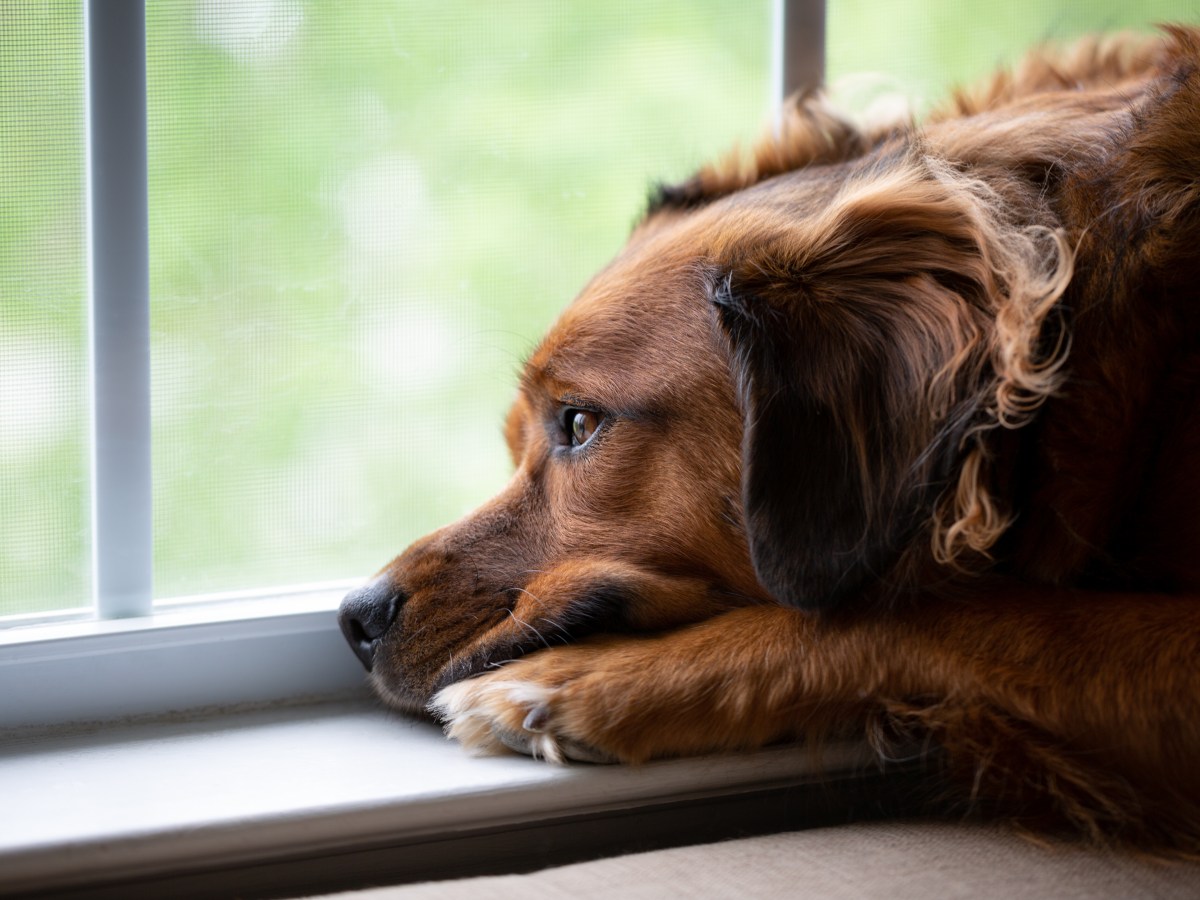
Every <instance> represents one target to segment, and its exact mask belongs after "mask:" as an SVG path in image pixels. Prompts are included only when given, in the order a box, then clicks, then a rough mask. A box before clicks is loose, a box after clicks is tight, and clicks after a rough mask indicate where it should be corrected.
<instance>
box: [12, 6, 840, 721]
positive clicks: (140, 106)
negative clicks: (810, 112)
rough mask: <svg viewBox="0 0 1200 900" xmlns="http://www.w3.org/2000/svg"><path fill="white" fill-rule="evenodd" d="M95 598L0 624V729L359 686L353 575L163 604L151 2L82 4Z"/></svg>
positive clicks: (809, 56)
mask: <svg viewBox="0 0 1200 900" xmlns="http://www.w3.org/2000/svg"><path fill="white" fill-rule="evenodd" d="M84 17H85V29H86V37H85V48H86V50H85V54H86V62H85V66H86V73H87V78H86V85H87V88H86V92H87V98H86V101H85V104H86V110H87V113H86V114H87V134H88V138H87V147H88V149H87V170H88V178H87V183H88V268H89V293H90V304H89V307H90V313H89V315H90V324H91V328H90V334H91V362H92V370H93V371H92V384H93V422H92V426H93V428H92V438H93V468H92V474H93V479H92V480H93V496H92V507H93V527H92V543H93V586H94V587H93V591H94V607H93V609H92V610H85V611H80V610H67V611H64V612H62V613H56V614H49V615H38V616H25V617H13V618H11V619H8V620H0V728H6V727H13V726H17V727H23V726H46V725H55V724H64V723H71V722H80V721H98V720H108V719H115V718H124V717H130V716H153V715H157V714H161V713H165V712H168V711H173V710H181V709H189V708H196V707H216V706H221V707H227V706H236V705H241V704H254V703H262V702H272V701H278V700H283V699H287V698H294V697H299V696H330V695H338V694H342V693H353V692H362V691H364V690H365V688H364V687H363V685H364V678H363V674H362V670H361V667H360V666H359V664H358V662H357V660H356V659H355V658H354V656H353V654H351V653H350V652H349V651H348V650H347V649H346V647H345V644H344V641H343V639H342V636H341V634H340V632H339V630H338V626H337V622H336V616H335V614H334V613H335V611H336V609H337V606H338V603H339V602H340V599H341V597H342V596H343V594H344V593H345V591H346V590H347V589H349V588H350V587H352V586H353V584H354V583H353V582H329V583H322V584H316V585H300V586H294V587H281V588H275V589H270V590H264V591H247V592H237V593H230V594H227V595H222V596H220V597H216V596H207V597H203V598H180V599H178V600H172V601H168V602H166V603H164V602H162V601H160V602H159V603H157V604H155V603H154V602H153V599H152V598H153V591H152V578H153V570H152V540H153V532H152V528H151V493H150V491H151V469H150V353H149V341H150V320H149V314H150V300H149V246H148V243H149V226H148V220H149V214H148V189H147V177H146V173H147V153H146V40H145V0H85V4H84ZM773 27H774V58H773V61H772V63H773V65H772V82H773V84H774V86H775V88H774V91H773V100H775V101H776V103H775V105H776V107H778V105H779V104H778V101H780V100H781V99H782V97H783V96H784V95H786V94H790V93H791V92H793V91H795V90H797V89H798V88H801V87H804V86H812V85H816V84H819V83H820V82H821V80H822V77H823V74H824V40H825V33H824V32H825V3H824V0H774V11H773Z"/></svg>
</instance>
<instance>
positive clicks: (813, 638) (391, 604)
mask: <svg viewBox="0 0 1200 900" xmlns="http://www.w3.org/2000/svg"><path fill="white" fill-rule="evenodd" d="M1198 68H1200V33H1198V32H1195V31H1188V30H1182V29H1177V30H1172V31H1171V32H1170V34H1169V36H1168V37H1167V38H1165V39H1163V40H1154V41H1150V40H1147V39H1134V38H1120V39H1115V40H1112V41H1109V42H1096V41H1092V42H1083V43H1081V44H1079V45H1077V46H1076V47H1075V48H1073V49H1072V50H1071V51H1069V52H1065V53H1062V54H1058V55H1053V56H1052V55H1050V54H1047V53H1042V54H1039V55H1035V56H1033V57H1031V58H1030V59H1029V60H1027V61H1026V63H1025V64H1024V65H1023V66H1022V67H1021V68H1019V69H1017V70H1016V72H1015V73H1013V74H1012V75H1001V76H998V77H997V78H995V79H994V80H993V81H991V82H989V83H988V84H987V85H985V86H983V87H982V88H981V89H979V90H978V91H976V92H974V93H968V94H960V95H959V96H958V97H956V98H955V100H954V101H953V103H952V105H951V106H950V107H948V108H947V109H945V110H943V111H941V112H939V113H936V114H934V115H933V116H931V117H930V120H929V121H928V122H927V123H926V124H925V125H923V126H922V127H920V128H916V127H912V126H908V125H897V126H893V127H888V128H880V129H877V130H875V131H873V132H867V133H864V132H862V131H860V130H856V129H855V128H853V127H851V126H849V125H847V124H846V123H845V122H843V121H842V120H841V119H839V118H837V117H835V116H833V115H832V114H831V113H829V112H828V111H827V110H826V109H825V107H824V106H823V105H822V104H821V103H820V101H819V100H816V99H806V100H800V101H798V102H797V104H796V106H795V109H794V113H793V115H792V117H791V118H790V119H789V120H788V121H787V122H785V125H784V127H783V128H782V129H781V133H780V134H779V136H778V137H776V138H775V139H773V140H771V141H768V142H766V143H765V144H763V145H762V146H760V147H759V148H757V152H756V153H755V155H754V157H753V158H751V159H734V160H729V161H726V162H725V163H724V164H722V165H719V166H716V167H712V168H709V169H705V170H703V171H702V172H700V173H699V174H698V175H697V176H695V177H694V178H693V179H691V180H690V181H689V182H687V183H685V184H683V185H680V186H678V187H674V188H668V189H663V190H661V191H660V192H659V193H658V195H657V197H656V200H655V202H654V203H653V205H652V209H651V211H650V213H649V214H648V215H647V217H646V219H645V220H644V221H643V223H642V224H641V225H640V226H639V227H638V228H637V230H636V231H635V233H634V235H633V236H632V238H631V240H630V242H629V244H628V246H627V247H626V248H625V250H624V251H623V252H622V253H621V254H620V255H619V256H618V257H617V259H616V260H614V262H613V263H612V264H611V265H610V266H609V267H608V268H607V269H605V270H604V271H603V272H601V273H600V274H599V275H598V276H597V277H596V279H594V280H593V282H592V283H591V284H589V285H588V286H587V288H586V289H585V290H584V291H583V293H582V295H581V296H580V297H579V299H578V300H576V302H575V303H574V304H573V305H572V306H570V307H569V308H568V309H567V311H566V312H565V313H564V315H563V316H562V318H561V319H560V321H559V322H558V323H557V324H556V325H555V326H554V328H553V329H552V330H551V332H550V334H549V335H548V336H547V337H546V339H545V340H544V341H543V342H542V344H541V345H540V346H539V348H538V349H537V350H536V352H535V353H534V354H533V356H532V357H531V359H530V360H529V362H528V364H527V367H526V370H525V373H524V376H523V379H522V388H521V392H520V395H519V397H518V399H517V401H516V404H515V405H514V407H513V410H512V412H511V414H510V416H509V420H508V425H507V430H506V435H507V438H508V442H509V445H510V448H511V450H512V454H513V458H514V461H515V463H516V473H515V474H514V476H513V479H512V481H511V482H510V483H509V485H508V486H507V487H506V488H505V489H504V491H502V492H501V494H500V495H499V496H497V497H496V498H495V499H493V500H492V501H491V502H489V503H488V504H486V505H485V506H484V507H482V508H481V509H480V510H478V511H476V512H475V513H473V514H471V515H470V516H468V517H466V518H465V519H463V520H461V521H460V522H458V523H455V524H454V525H451V526H449V527H447V528H444V529H442V530H440V531H438V532H435V533H434V534H432V535H430V536H428V537H427V538H425V539H423V540H421V541H419V542H417V543H416V544H414V545H413V546H412V547H410V548H409V549H408V550H407V551H405V553H404V554H403V555H401V556H400V557H399V558H397V559H396V560H395V561H394V562H393V563H391V564H390V565H389V566H388V567H387V568H386V569H385V570H384V571H383V572H382V573H381V574H380V576H378V578H377V579H376V580H375V581H374V582H372V584H371V585H369V586H368V587H366V588H364V589H362V590H360V591H358V592H356V593H355V594H353V595H351V596H350V597H349V598H347V600H346V602H345V604H344V605H343V612H342V621H343V627H344V629H345V630H346V633H347V636H348V637H349V639H350V640H351V643H352V645H354V646H355V648H356V650H357V652H358V653H359V655H360V657H361V658H362V659H363V662H364V664H365V665H366V666H367V667H368V668H369V669H370V670H371V671H372V676H371V677H372V682H373V684H374V685H375V686H376V688H377V689H378V691H379V692H380V694H381V695H382V696H383V697H384V698H385V699H386V700H387V701H389V702H390V703H392V704H393V705H395V706H397V707H399V708H402V709H409V710H419V709H422V708H424V707H426V705H427V704H429V703H430V702H431V701H433V708H434V709H435V710H436V711H437V712H438V714H439V715H441V716H442V717H444V718H445V720H446V721H447V722H448V723H449V730H450V733H451V735H453V736H455V737H458V738H460V739H462V740H463V741H464V742H465V743H468V744H471V745H476V746H482V747H487V746H497V745H501V744H503V745H507V746H510V747H514V748H516V749H520V750H524V751H526V752H532V753H534V754H535V755H539V756H545V757H548V758H551V759H561V758H562V757H563V756H570V757H575V758H580V759H606V760H610V759H612V760H621V761H639V760H645V759H649V758H651V757H660V756H671V755H682V754H691V753H700V752H705V751H712V750H722V749H731V748H744V747H756V746H761V745H764V744H766V743H768V742H773V741H779V740H783V739H789V738H795V737H803V736H809V737H812V736H813V735H816V734H827V733H829V732H830V731H831V730H832V731H839V732H844V731H847V730H850V731H857V732H859V733H860V734H861V733H863V732H864V730H866V732H867V733H868V734H869V735H871V736H872V737H873V738H874V739H876V740H879V741H884V742H886V741H887V740H889V736H896V735H902V736H909V737H911V736H919V737H925V738H931V739H932V740H933V741H934V742H936V743H937V744H939V745H940V746H941V747H942V748H944V750H945V758H946V759H947V760H948V764H949V765H950V766H951V768H952V770H953V771H954V772H955V773H957V777H958V778H959V779H960V780H961V783H962V784H964V785H965V786H966V788H967V789H968V792H969V793H970V794H971V796H976V797H979V798H981V799H982V800H985V801H988V803H989V804H990V805H992V804H994V805H996V806H998V807H999V808H1000V809H1002V810H1004V811H1005V812H1007V813H1008V814H1010V815H1013V816H1016V817H1022V818H1026V819H1027V820H1030V821H1032V820H1033V819H1034V817H1042V816H1050V817H1052V818H1053V820H1057V821H1062V820H1064V819H1065V820H1066V821H1068V822H1070V823H1072V824H1074V825H1075V826H1077V827H1079V828H1082V829H1084V830H1086V831H1089V832H1090V833H1091V834H1093V835H1094V836H1096V837H1097V838H1114V839H1123V840H1129V841H1134V842H1143V843H1152V844H1154V845H1156V846H1160V847H1171V848H1175V849H1181V850H1184V851H1193V852H1195V851H1200V666H1198V663H1200V513H1198V510H1200V183H1198V178H1200V71H1198ZM499 664H504V665H502V666H501V665H499Z"/></svg>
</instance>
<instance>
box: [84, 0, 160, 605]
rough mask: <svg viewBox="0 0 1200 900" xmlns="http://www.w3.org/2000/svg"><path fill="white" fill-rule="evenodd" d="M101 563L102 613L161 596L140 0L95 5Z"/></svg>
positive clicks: (93, 300) (90, 133)
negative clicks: (156, 583) (156, 579)
mask: <svg viewBox="0 0 1200 900" xmlns="http://www.w3.org/2000/svg"><path fill="white" fill-rule="evenodd" d="M84 15H85V33H86V38H85V46H86V55H87V61H86V66H85V72H86V81H85V83H86V99H85V108H86V121H87V126H86V128H87V196H88V290H89V320H90V334H91V367H92V372H91V376H92V547H93V552H92V563H93V577H92V583H93V594H94V599H95V605H96V613H97V615H98V616H99V617H100V618H104V619H112V618H123V617H127V616H142V615H147V614H149V613H150V611H151V606H152V598H153V529H152V521H151V517H152V498H151V470H150V265H149V206H148V196H149V194H148V185H147V159H146V18H145V4H144V2H143V0H86V3H85V8H84Z"/></svg>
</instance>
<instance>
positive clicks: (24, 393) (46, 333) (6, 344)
mask: <svg viewBox="0 0 1200 900" xmlns="http://www.w3.org/2000/svg"><path fill="white" fill-rule="evenodd" d="M83 135H84V107H83V4H82V3H81V2H79V0H75V2H50V0H35V2H27V3H26V2H14V0H5V2H4V4H3V6H2V7H0V616H4V615H10V614H14V613H29V612H40V611H47V610H56V609H64V608H72V607H78V606H84V605H86V604H87V603H88V602H89V600H90V590H91V588H90V581H89V579H90V575H89V570H90V561H91V552H90V550H89V547H88V538H89V526H88V520H89V516H90V512H89V502H90V501H89V488H88V467H89V463H88V453H87V439H88V412H87V306H86V304H87V293H86V290H87V289H86V268H87V256H86V254H87V249H86V234H85V219H84V213H85V201H84V189H85V188H84V136H83Z"/></svg>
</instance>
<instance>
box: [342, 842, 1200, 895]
mask: <svg viewBox="0 0 1200 900" xmlns="http://www.w3.org/2000/svg"><path fill="white" fill-rule="evenodd" d="M330 896H336V897H342V898H354V900H384V898H387V900H451V898H456V900H457V898H479V900H508V898H512V900H517V898H520V900H529V898H536V900H558V898H562V900H588V898H601V897H603V898H609V897H614V898H622V900H625V898H628V900H638V898H652V897H655V898H657V897H720V898H724V897H729V898H734V897H737V898H741V897H752V898H767V900H774V898H780V900H783V898H788V900H792V898H821V900H826V898H828V900H843V898H844V900H863V898H867V900H870V898H880V900H951V898H972V900H974V898H993V897H995V898H1009V897H1012V898H1018V897H1019V898H1054V900H1084V898H1106V900H1107V898H1139V900H1140V898H1172V900H1173V898H1179V900H1197V898H1200V864H1180V863H1153V862H1145V861H1141V860H1137V859H1132V858H1129V857H1124V856H1117V855H1113V854H1109V853H1101V852H1096V851H1091V850H1086V849H1082V848H1079V847H1076V846H1072V845H1055V846H1049V847H1044V846H1040V845H1035V844H1032V843H1030V842H1029V841H1027V840H1024V839H1022V838H1020V837H1017V836H1015V835H1013V834H1011V833H1009V832H1008V831H1006V830H1004V829H1001V828H992V827H987V826H974V825H948V824H930V823H912V824H906V823H876V824H866V825H854V826H846V827H840V828H820V829H812V830H808V831H797V832H790V833H787V834H778V835H770V836H767V837H759V838H747V839H743V840H736V841H725V842H722V843H717V844H705V845H701V846H697V847H679V848H675V849H670V850H659V851H655V852H651V853H636V854H631V855H629V856H618V857H613V858H611V859H602V860H596V861H593V862H586V863H577V864H575V865H569V866H561V867H558V868H552V869H545V870H542V871H540V872H535V873H532V874H529V875H503V876H491V877H484V878H468V879H462V880H459V881H440V882H427V883H424V884H413V885H406V886H402V887H391V888H376V889H373V890H366V891H356V892H350V893H345V894H336V895H330Z"/></svg>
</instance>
